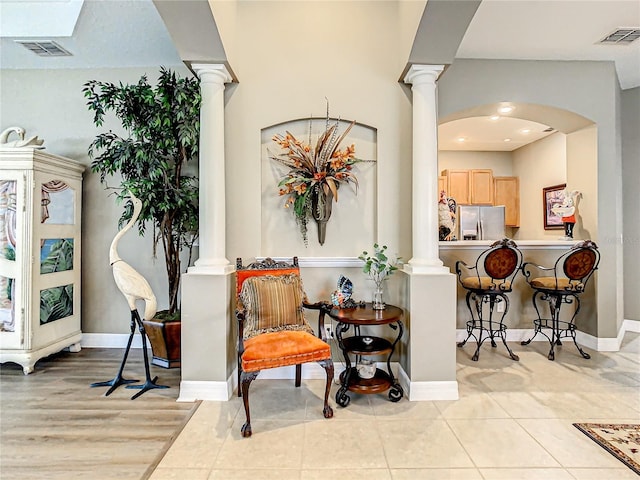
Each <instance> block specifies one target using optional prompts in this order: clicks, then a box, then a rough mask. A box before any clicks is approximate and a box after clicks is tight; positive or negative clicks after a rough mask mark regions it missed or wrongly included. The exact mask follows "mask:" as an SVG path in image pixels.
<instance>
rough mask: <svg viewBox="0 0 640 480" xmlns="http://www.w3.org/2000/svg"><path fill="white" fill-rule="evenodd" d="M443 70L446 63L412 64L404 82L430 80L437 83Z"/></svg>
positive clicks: (413, 82) (412, 82)
mask: <svg viewBox="0 0 640 480" xmlns="http://www.w3.org/2000/svg"><path fill="white" fill-rule="evenodd" d="M443 70H444V65H411V67H409V71H408V72H407V74H406V75H405V76H404V79H403V82H404V83H411V84H415V83H419V82H426V81H429V80H430V81H431V82H432V83H435V82H436V80H437V79H438V77H439V76H440V74H441V73H442V71H443Z"/></svg>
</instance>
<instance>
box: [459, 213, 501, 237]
mask: <svg viewBox="0 0 640 480" xmlns="http://www.w3.org/2000/svg"><path fill="white" fill-rule="evenodd" d="M458 225H460V231H459V234H458V238H459V239H460V240H501V239H503V238H505V236H506V233H505V224H504V206H503V205H500V206H497V207H490V206H487V207H483V206H475V205H461V206H460V207H458Z"/></svg>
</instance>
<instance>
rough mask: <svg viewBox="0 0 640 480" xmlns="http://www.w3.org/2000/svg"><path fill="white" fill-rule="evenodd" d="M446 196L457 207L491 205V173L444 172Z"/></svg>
mask: <svg viewBox="0 0 640 480" xmlns="http://www.w3.org/2000/svg"><path fill="white" fill-rule="evenodd" d="M442 174H443V176H445V177H446V178H447V195H448V196H449V197H453V198H454V199H455V200H456V202H457V203H458V205H493V190H494V186H493V172H492V170H490V169H473V170H444V171H443V172H442Z"/></svg>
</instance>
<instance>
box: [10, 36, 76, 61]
mask: <svg viewBox="0 0 640 480" xmlns="http://www.w3.org/2000/svg"><path fill="white" fill-rule="evenodd" d="M16 42H17V43H19V44H20V45H22V46H23V47H24V48H26V49H27V50H30V51H32V52H33V53H35V54H36V55H38V56H39V57H70V56H72V54H71V53H70V52H68V51H67V50H65V49H64V48H62V47H61V46H60V45H58V44H57V43H56V42H54V41H53V40H42V41H37V42H31V41H23V40H17V41H16Z"/></svg>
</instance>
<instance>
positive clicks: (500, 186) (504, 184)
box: [493, 177, 520, 227]
mask: <svg viewBox="0 0 640 480" xmlns="http://www.w3.org/2000/svg"><path fill="white" fill-rule="evenodd" d="M493 181H494V186H495V192H494V193H495V195H494V204H495V205H504V206H505V211H504V216H505V224H506V226H507V227H519V226H520V179H519V178H518V177H495V178H494V179H493Z"/></svg>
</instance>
